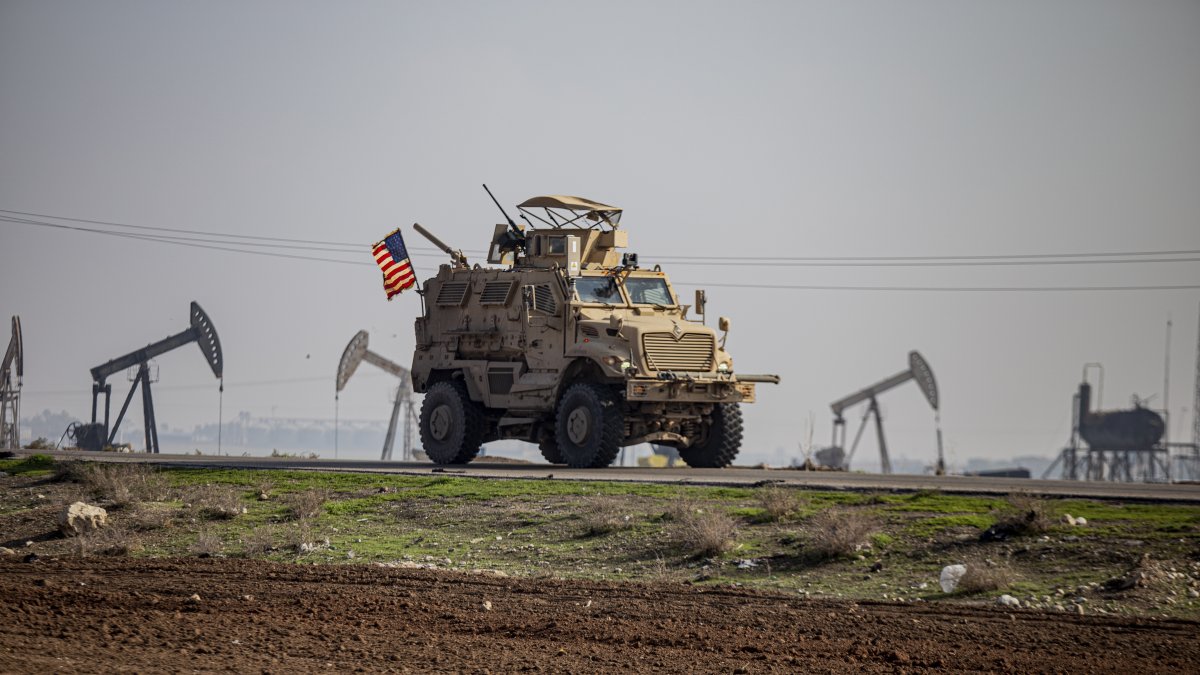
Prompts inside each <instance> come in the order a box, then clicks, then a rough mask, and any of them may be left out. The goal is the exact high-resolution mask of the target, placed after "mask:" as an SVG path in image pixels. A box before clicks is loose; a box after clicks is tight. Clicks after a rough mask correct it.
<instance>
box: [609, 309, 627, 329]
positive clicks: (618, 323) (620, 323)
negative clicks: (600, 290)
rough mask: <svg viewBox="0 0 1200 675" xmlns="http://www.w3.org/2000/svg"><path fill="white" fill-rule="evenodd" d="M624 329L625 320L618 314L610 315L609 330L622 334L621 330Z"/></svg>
mask: <svg viewBox="0 0 1200 675" xmlns="http://www.w3.org/2000/svg"><path fill="white" fill-rule="evenodd" d="M624 327H625V319H623V318H621V317H619V316H617V315H616V314H612V315H609V317H608V329H609V330H611V331H612V332H614V333H620V332H621V329H622V328H624Z"/></svg>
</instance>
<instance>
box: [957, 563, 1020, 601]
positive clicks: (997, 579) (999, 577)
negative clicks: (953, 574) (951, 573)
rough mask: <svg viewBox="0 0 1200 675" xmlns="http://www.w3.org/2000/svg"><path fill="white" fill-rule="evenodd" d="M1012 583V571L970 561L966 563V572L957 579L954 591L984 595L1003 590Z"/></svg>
mask: <svg viewBox="0 0 1200 675" xmlns="http://www.w3.org/2000/svg"><path fill="white" fill-rule="evenodd" d="M1012 581H1013V574H1012V571H1011V570H1009V569H1008V568H1007V567H1002V566H999V565H989V564H987V563H985V562H980V561H972V562H968V563H967V571H966V572H964V573H963V575H962V577H960V578H959V580H958V586H957V587H956V588H955V590H956V591H958V592H960V593H986V592H989V591H997V590H1000V589H1001V588H1005V587H1007V586H1008V585H1009V584H1011V583H1012Z"/></svg>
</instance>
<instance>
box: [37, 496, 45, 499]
mask: <svg viewBox="0 0 1200 675" xmlns="http://www.w3.org/2000/svg"><path fill="white" fill-rule="evenodd" d="M37 498H38V499H45V498H46V495H38V496H37Z"/></svg>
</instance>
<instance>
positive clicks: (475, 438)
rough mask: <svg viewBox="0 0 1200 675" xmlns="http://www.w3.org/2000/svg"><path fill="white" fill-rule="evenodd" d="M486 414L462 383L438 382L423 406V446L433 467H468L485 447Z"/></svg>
mask: <svg viewBox="0 0 1200 675" xmlns="http://www.w3.org/2000/svg"><path fill="white" fill-rule="evenodd" d="M484 421H485V420H484V418H483V411H481V410H480V409H479V406H478V405H477V404H476V403H475V402H474V401H472V400H471V397H470V396H468V395H467V388H466V386H464V385H463V383H462V382H447V381H442V382H435V383H433V384H432V385H430V386H429V391H427V392H425V400H424V401H422V402H421V418H420V432H421V445H422V447H423V448H424V449H425V454H426V455H428V456H429V459H431V460H433V463H434V464H466V463H467V462H469V461H471V460H472V459H475V456H476V455H478V454H479V446H480V445H482V444H483V432H484Z"/></svg>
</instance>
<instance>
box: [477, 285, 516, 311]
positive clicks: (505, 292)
mask: <svg viewBox="0 0 1200 675" xmlns="http://www.w3.org/2000/svg"><path fill="white" fill-rule="evenodd" d="M516 285H517V281H516V280H515V279H500V280H498V281H489V282H487V283H486V284H484V285H483V292H482V293H480V295H479V304H481V305H507V304H508V299H509V298H510V297H512V289H513V287H514V286H516Z"/></svg>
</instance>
